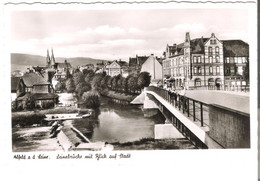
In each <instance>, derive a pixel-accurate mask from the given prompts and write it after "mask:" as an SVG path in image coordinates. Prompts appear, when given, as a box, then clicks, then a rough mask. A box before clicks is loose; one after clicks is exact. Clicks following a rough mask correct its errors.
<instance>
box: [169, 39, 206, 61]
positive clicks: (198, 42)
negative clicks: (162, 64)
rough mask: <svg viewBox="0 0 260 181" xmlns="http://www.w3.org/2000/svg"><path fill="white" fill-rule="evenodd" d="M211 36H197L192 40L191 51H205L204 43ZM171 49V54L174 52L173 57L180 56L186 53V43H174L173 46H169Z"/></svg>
mask: <svg viewBox="0 0 260 181" xmlns="http://www.w3.org/2000/svg"><path fill="white" fill-rule="evenodd" d="M208 39H209V38H196V39H192V40H191V41H190V47H191V53H193V54H195V53H198V54H199V53H204V43H205V42H206V41H207V40H208ZM168 47H169V49H170V52H171V54H173V55H172V56H171V57H174V56H179V55H183V54H184V43H181V44H178V45H173V46H168ZM176 51H177V55H175V52H176Z"/></svg>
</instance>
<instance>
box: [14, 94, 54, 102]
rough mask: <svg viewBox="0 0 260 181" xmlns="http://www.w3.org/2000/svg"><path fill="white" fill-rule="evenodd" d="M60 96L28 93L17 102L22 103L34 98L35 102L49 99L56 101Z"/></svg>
mask: <svg viewBox="0 0 260 181" xmlns="http://www.w3.org/2000/svg"><path fill="white" fill-rule="evenodd" d="M58 97H59V96H58V95H57V94H54V93H36V94H33V93H26V94H25V95H24V96H22V97H18V98H17V100H18V101H21V100H26V99H28V98H33V99H34V100H48V99H56V98H58Z"/></svg>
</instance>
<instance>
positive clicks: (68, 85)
mask: <svg viewBox="0 0 260 181" xmlns="http://www.w3.org/2000/svg"><path fill="white" fill-rule="evenodd" d="M65 84H66V90H67V92H68V93H73V92H74V91H75V84H74V81H73V79H72V78H69V79H67V80H66V83H65Z"/></svg>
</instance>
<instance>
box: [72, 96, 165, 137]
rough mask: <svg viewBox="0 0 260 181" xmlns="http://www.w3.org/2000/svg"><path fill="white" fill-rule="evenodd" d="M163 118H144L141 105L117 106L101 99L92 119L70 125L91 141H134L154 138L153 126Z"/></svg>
mask: <svg viewBox="0 0 260 181" xmlns="http://www.w3.org/2000/svg"><path fill="white" fill-rule="evenodd" d="M164 121H165V118H164V116H163V115H162V114H161V113H160V112H159V113H158V114H157V115H155V116H153V117H150V118H146V117H144V114H143V112H142V105H130V104H123V105H122V104H118V103H115V102H114V101H111V99H109V98H104V97H102V98H101V106H100V108H99V109H97V110H95V111H94V115H93V117H92V118H84V119H77V120H74V121H73V122H72V124H73V125H74V126H75V127H76V128H77V129H78V130H80V131H81V132H82V133H83V134H84V135H85V136H87V137H88V138H89V139H90V140H91V141H107V142H110V141H119V142H127V141H136V140H139V139H142V138H154V125H155V124H163V123H164Z"/></svg>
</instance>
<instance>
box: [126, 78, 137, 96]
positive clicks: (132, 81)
mask: <svg viewBox="0 0 260 181" xmlns="http://www.w3.org/2000/svg"><path fill="white" fill-rule="evenodd" d="M127 87H128V89H129V90H130V92H132V93H135V91H136V90H137V77H136V76H135V75H129V76H128V77H127Z"/></svg>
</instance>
